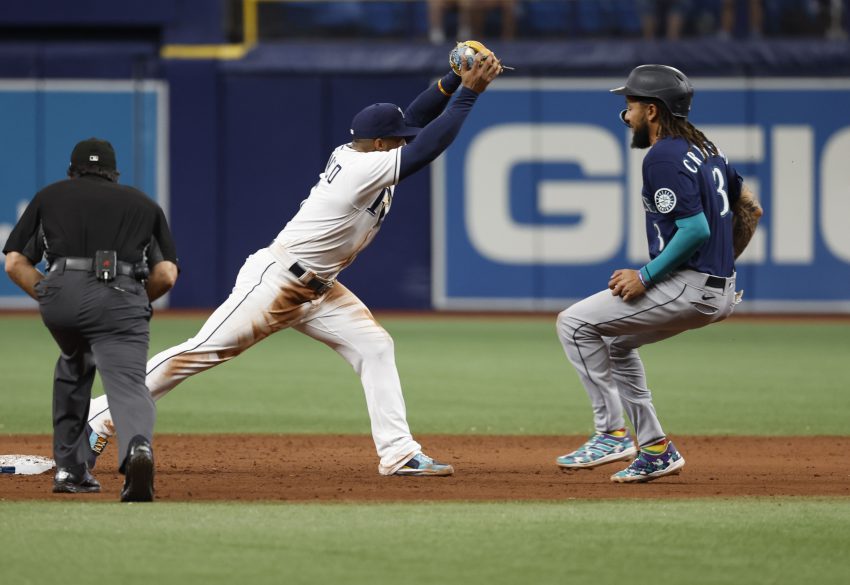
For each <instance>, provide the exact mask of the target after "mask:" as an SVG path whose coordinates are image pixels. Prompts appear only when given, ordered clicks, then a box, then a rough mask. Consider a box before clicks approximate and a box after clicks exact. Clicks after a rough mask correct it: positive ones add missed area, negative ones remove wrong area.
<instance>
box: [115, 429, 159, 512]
mask: <svg viewBox="0 0 850 585" xmlns="http://www.w3.org/2000/svg"><path fill="white" fill-rule="evenodd" d="M153 475H154V465H153V449H151V444H150V442H149V441H148V440H147V439H145V438H144V437H142V436H141V435H136V436H135V437H133V440H132V441H130V451H129V453H128V454H127V459H126V460H125V468H124V487H123V488H122V489H121V501H122V502H153Z"/></svg>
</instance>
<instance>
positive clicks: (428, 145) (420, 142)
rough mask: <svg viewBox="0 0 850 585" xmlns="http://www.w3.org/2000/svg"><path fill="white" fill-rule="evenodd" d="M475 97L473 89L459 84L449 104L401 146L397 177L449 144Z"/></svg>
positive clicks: (434, 156)
mask: <svg viewBox="0 0 850 585" xmlns="http://www.w3.org/2000/svg"><path fill="white" fill-rule="evenodd" d="M477 99H478V94H477V93H475V92H474V91H472V90H471V89H469V88H466V87H464V88H462V89H461V90H460V92H458V94H457V97H456V98H455V99H454V101H453V102H452V103H451V105H450V106H449V107H448V108H446V110H445V111H444V112H443V113H442V114H440V115H439V116H437V118H436V119H435V120H434V121H433V122H431V123H430V124H428V125H427V126H425V127H424V128H423V129H422V131H421V132H420V133H419V135H418V136H417V137H416V140H414V141H413V142H411V143H410V144H408V145H406V146H402V147H401V164H400V168H399V179H398V180H399V181H401V180H402V179H404V178H406V177H409V176H410V175H412V174H413V173H415V172H416V171H418V170H419V169H421V168H423V167H424V166H425V165H427V164H428V163H430V162H431V161H432V160H434V159H435V158H437V157H438V156H440V154H441V153H442V152H443V151H444V150H445V149H447V148H448V147H449V144H451V143H452V141H453V140H454V139H455V137H456V136H457V133H458V132H459V131H460V127H461V126H462V125H463V121H464V120H465V119H466V116H467V114H469V112H470V110H472V106H473V104H475V100H477Z"/></svg>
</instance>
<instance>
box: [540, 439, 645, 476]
mask: <svg viewBox="0 0 850 585" xmlns="http://www.w3.org/2000/svg"><path fill="white" fill-rule="evenodd" d="M635 453H637V449H636V448H635V444H634V441H632V439H631V437H630V436H629V435H628V434H626V436H624V437H615V436H614V435H609V434H608V433H596V434H595V435H593V436H592V437H590V438H589V439H588V440H587V441H586V442H585V443H584V445H582V446H581V447H579V448H578V449H576V450H575V451H573V452H572V453H567V454H566V455H561V456H560V457H558V458H557V459H556V460H555V462H556V463H557V464H558V466H559V467H563V468H565V469H590V468H591V467H596V466H597V465H604V464H606V463H611V462H612V461H622V460H624V459H631V458H632V457H633V456H634V455H635Z"/></svg>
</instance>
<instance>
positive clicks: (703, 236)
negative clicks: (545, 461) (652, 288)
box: [640, 212, 711, 285]
mask: <svg viewBox="0 0 850 585" xmlns="http://www.w3.org/2000/svg"><path fill="white" fill-rule="evenodd" d="M676 227H677V228H678V229H677V230H676V233H675V234H673V237H672V238H670V241H669V242H668V243H667V246H665V247H664V249H663V250H662V251H661V253H660V254H659V255H658V256H656V257H655V258H653V259H652V260H651V261H650V262H649V263H648V264H646V265H645V266H644V267H643V268H641V269H640V275H641V277H642V280H643V282H644V284H646V285H651V284H652V283H655V282H658V281H659V280H661V279H662V278H664V277H665V276H667V275H668V274H669V273H671V272H672V271H674V270H675V269H676V268H678V267H679V266H681V265H682V263H683V262H684V261H685V260H687V259H688V258H690V257H691V255H692V254H693V253H694V252H696V250H697V248H699V247H700V246H701V245H702V243H703V242H705V241H706V240H707V239H708V238H709V236H710V235H711V230H710V229H709V227H708V220H707V219H706V218H705V214H704V213H702V212H700V213H697V214H696V215H692V216H691V217H686V218H684V219H677V220H676Z"/></svg>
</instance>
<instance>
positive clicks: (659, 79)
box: [611, 65, 694, 118]
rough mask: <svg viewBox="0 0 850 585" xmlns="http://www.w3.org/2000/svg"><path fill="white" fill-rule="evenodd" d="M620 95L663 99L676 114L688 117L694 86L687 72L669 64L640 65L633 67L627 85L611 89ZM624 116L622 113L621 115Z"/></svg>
mask: <svg viewBox="0 0 850 585" xmlns="http://www.w3.org/2000/svg"><path fill="white" fill-rule="evenodd" d="M611 93H616V94H618V95H625V96H634V97H649V98H656V99H659V100H661V101H662V102H663V103H664V105H665V106H667V108H669V110H670V112H672V114H673V115H674V116H677V117H679V118H687V117H688V112H690V111H691V100H692V99H693V98H694V86H693V85H691V82H690V81H689V80H688V78H687V77H685V74H684V73H682V72H681V71H679V70H678V69H676V68H675V67H670V66H668V65H640V66H638V67H635V68H634V69H632V72H631V73H629V78H628V79H626V85H624V86H622V87H617V88H615V89H612V90H611ZM621 117H622V115H621Z"/></svg>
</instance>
